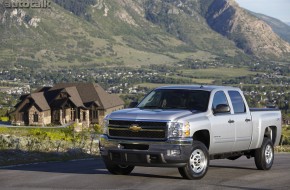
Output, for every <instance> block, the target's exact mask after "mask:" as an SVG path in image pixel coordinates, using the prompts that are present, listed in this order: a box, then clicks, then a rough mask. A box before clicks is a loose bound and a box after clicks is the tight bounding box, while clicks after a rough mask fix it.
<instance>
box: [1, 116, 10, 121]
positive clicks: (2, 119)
mask: <svg viewBox="0 0 290 190" xmlns="http://www.w3.org/2000/svg"><path fill="white" fill-rule="evenodd" d="M0 121H3V122H8V121H9V117H0Z"/></svg>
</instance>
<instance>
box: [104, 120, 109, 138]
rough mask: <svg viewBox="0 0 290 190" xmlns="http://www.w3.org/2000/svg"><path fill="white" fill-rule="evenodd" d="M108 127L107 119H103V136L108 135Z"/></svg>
mask: <svg viewBox="0 0 290 190" xmlns="http://www.w3.org/2000/svg"><path fill="white" fill-rule="evenodd" d="M108 126H109V119H107V118H105V119H104V120H103V133H104V134H108V133H109V129H108Z"/></svg>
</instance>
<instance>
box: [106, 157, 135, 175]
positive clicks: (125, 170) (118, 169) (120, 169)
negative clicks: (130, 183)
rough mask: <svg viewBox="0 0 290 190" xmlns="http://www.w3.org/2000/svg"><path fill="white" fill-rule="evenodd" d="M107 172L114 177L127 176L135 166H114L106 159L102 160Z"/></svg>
mask: <svg viewBox="0 0 290 190" xmlns="http://www.w3.org/2000/svg"><path fill="white" fill-rule="evenodd" d="M103 160H104V163H105V166H106V168H107V170H108V171H109V172H110V173H111V174H114V175H129V174H130V173H131V172H132V171H133V169H134V167H135V166H128V165H120V164H114V163H112V162H111V161H110V160H108V159H103Z"/></svg>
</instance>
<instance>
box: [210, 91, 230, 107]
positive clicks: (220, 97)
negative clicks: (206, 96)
mask: <svg viewBox="0 0 290 190" xmlns="http://www.w3.org/2000/svg"><path fill="white" fill-rule="evenodd" d="M221 104H223V105H227V106H228V105H229V103H228V100H227V97H226V95H225V93H224V92H223V91H218V92H216V93H215V95H214V98H213V102H212V109H213V110H215V109H216V108H217V106H218V105H221Z"/></svg>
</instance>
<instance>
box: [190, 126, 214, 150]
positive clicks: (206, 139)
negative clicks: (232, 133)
mask: <svg viewBox="0 0 290 190" xmlns="http://www.w3.org/2000/svg"><path fill="white" fill-rule="evenodd" d="M192 138H193V140H195V141H200V142H202V143H203V144H204V145H205V146H206V148H207V149H208V150H209V147H210V133H209V131H208V130H206V129H204V130H199V131H196V132H195V133H194V134H193V136H192Z"/></svg>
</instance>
